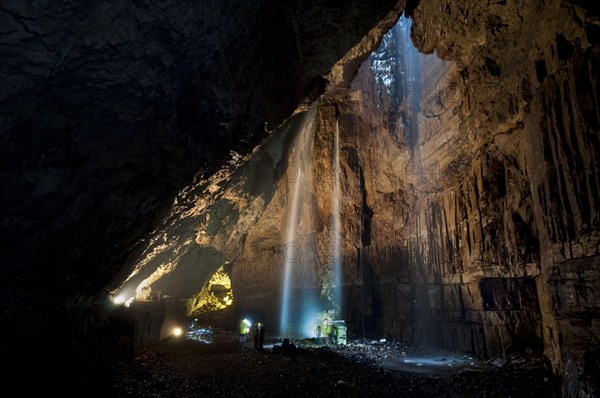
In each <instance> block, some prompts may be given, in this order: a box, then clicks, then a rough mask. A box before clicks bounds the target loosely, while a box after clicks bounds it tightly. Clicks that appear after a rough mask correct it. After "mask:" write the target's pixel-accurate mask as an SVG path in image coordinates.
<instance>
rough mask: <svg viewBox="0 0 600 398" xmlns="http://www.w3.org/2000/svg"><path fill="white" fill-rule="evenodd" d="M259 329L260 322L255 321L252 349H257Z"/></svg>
mask: <svg viewBox="0 0 600 398" xmlns="http://www.w3.org/2000/svg"><path fill="white" fill-rule="evenodd" d="M259 329H260V323H259V322H256V323H255V324H254V349H255V350H258V335H259V331H260V330H259Z"/></svg>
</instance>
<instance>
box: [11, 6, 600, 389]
mask: <svg viewBox="0 0 600 398" xmlns="http://www.w3.org/2000/svg"><path fill="white" fill-rule="evenodd" d="M150 3H151V2H150ZM192 3H193V2H183V3H182V2H178V3H177V5H175V3H173V4H171V3H167V4H166V5H164V2H163V3H161V4H163V5H159V4H158V3H157V4H149V2H136V1H131V2H126V3H122V4H126V5H122V6H120V8H119V7H106V6H105V5H106V4H108V2H100V1H94V2H89V3H87V5H85V6H83V5H75V4H73V3H70V2H64V3H61V5H52V6H50V5H48V6H47V7H46V8H44V7H37V6H16V5H11V6H2V8H0V10H1V12H2V14H0V18H2V20H3V21H4V23H3V24H2V29H3V32H0V33H1V34H2V36H1V37H2V43H3V46H4V48H6V51H5V54H6V55H5V54H3V58H2V59H3V60H4V61H5V62H4V64H3V68H4V70H5V71H6V75H7V79H6V82H5V83H4V88H5V90H4V93H3V97H2V99H0V101H2V102H0V107H1V108H0V109H2V110H3V112H2V116H1V117H2V126H3V127H2V129H3V130H2V132H3V135H2V137H3V138H2V140H3V141H2V143H3V150H4V151H5V156H4V157H5V159H11V160H13V159H19V161H21V162H22V164H23V167H24V168H25V169H26V170H27V173H25V174H23V173H22V169H21V168H14V169H9V171H7V172H6V173H4V174H3V177H2V178H3V179H5V181H6V183H5V184H3V186H4V187H5V189H6V187H10V189H11V195H4V196H3V200H5V201H6V204H3V208H4V209H5V211H6V213H7V216H6V217H5V220H3V226H5V227H7V228H6V230H7V231H10V234H9V235H8V236H7V238H6V239H5V240H4V242H3V245H4V247H6V250H4V247H3V252H5V253H7V255H6V256H7V261H6V262H5V264H6V265H5V266H6V267H7V269H8V270H9V271H10V274H11V275H14V276H15V278H14V281H12V282H11V283H10V284H7V288H5V289H4V291H5V292H6V293H3V294H4V296H5V297H6V299H3V300H4V302H6V303H7V306H6V308H7V310H6V311H5V316H6V317H7V318H8V319H10V320H15V319H19V318H20V317H22V316H23V314H25V313H26V312H27V309H28V307H27V306H29V307H33V306H40V308H42V310H41V312H42V313H51V312H52V311H51V310H53V309H54V306H55V305H56V304H57V303H60V304H61V305H63V311H62V314H63V315H62V316H63V317H66V316H71V314H73V312H74V311H73V309H74V308H75V307H76V306H77V305H79V304H80V303H82V304H83V307H84V309H82V310H81V313H79V314H77V315H75V316H74V319H75V320H76V322H81V321H82V320H85V322H89V324H90V325H91V326H89V328H90V329H92V330H95V329H97V328H99V327H102V326H104V325H107V324H109V323H110V321H107V320H106V311H105V310H98V309H93V310H90V308H97V307H94V306H93V305H92V304H91V302H92V301H93V299H94V298H96V297H98V294H107V293H108V289H116V291H115V292H114V294H115V295H120V296H118V297H120V298H121V299H124V300H128V299H129V298H130V297H135V298H136V300H137V301H135V302H134V304H132V307H131V308H132V311H133V312H134V313H135V322H136V323H135V325H136V326H135V327H136V328H138V329H139V328H141V327H144V328H146V330H147V333H146V335H145V337H143V338H156V336H157V334H158V333H159V330H158V329H159V326H158V325H159V324H160V320H159V319H158V318H160V317H162V316H164V312H165V311H167V312H168V310H169V309H168V308H166V307H167V306H165V305H161V302H167V301H168V298H169V297H170V298H182V299H186V300H187V299H189V298H190V297H193V296H194V295H195V294H197V293H198V292H200V291H201V290H202V289H203V288H204V287H205V285H206V283H207V282H208V280H209V279H210V277H211V275H212V274H213V273H214V272H215V271H217V270H218V269H220V268H221V267H223V266H225V269H226V271H227V272H228V273H229V275H230V277H231V284H232V290H233V296H234V306H235V308H236V309H237V311H239V312H240V313H241V312H242V311H250V312H253V313H260V314H261V316H262V317H264V318H265V320H266V321H267V322H269V323H270V325H269V327H270V328H271V330H273V328H279V327H281V326H282V325H279V324H278V322H279V311H280V308H281V305H282V304H281V300H282V292H281V285H282V272H283V264H284V263H285V261H286V257H289V256H290V254H291V253H293V254H294V256H296V255H297V256H298V257H297V258H296V257H294V267H293V271H292V272H293V278H292V279H291V280H292V290H293V291H294V293H293V294H295V295H304V296H305V297H309V296H310V297H312V299H311V300H313V302H316V303H317V305H318V306H320V308H321V309H327V308H331V307H332V305H333V304H332V302H331V299H332V290H331V289H332V287H331V284H330V280H331V279H330V278H331V273H332V256H336V255H338V254H339V256H340V258H341V263H342V265H343V271H342V281H343V287H342V291H343V299H342V313H341V314H340V315H341V316H342V317H343V318H344V319H346V321H347V323H348V325H349V327H350V331H351V332H352V333H353V334H354V335H355V336H361V335H365V336H376V337H388V336H389V337H392V338H395V339H400V340H403V341H409V342H412V343H415V344H430V345H439V346H444V347H447V348H453V349H458V350H463V351H469V352H473V353H474V354H476V355H479V356H482V357H493V356H506V355H509V354H511V353H513V352H522V353H527V354H530V355H544V356H545V357H546V358H547V359H548V361H549V363H550V364H551V365H552V367H553V369H554V371H555V372H556V373H557V374H560V375H563V376H564V380H565V393H566V394H568V395H570V396H577V395H585V394H594V393H596V394H597V393H598V386H597V385H596V384H595V383H596V382H595V380H597V379H598V377H600V375H598V371H597V369H598V363H599V362H600V360H599V358H600V354H599V352H600V351H599V350H600V348H599V346H598V344H599V342H598V334H599V328H600V326H599V323H598V314H599V313H600V301H599V299H598V295H597V294H596V293H595V292H596V291H598V289H600V286H599V284H600V282H599V280H600V263H599V260H598V258H599V257H598V255H599V253H598V245H599V243H600V242H599V239H600V233H599V231H600V228H599V226H598V223H599V210H598V209H599V208H600V190H599V185H598V184H599V181H598V170H600V168H599V167H598V166H599V165H598V161H597V157H598V153H599V152H600V141H599V139H598V132H599V127H600V115H599V113H598V109H599V107H598V96H599V94H598V93H599V87H598V80H597V76H596V74H597V73H596V70H597V69H598V66H599V64H598V61H599V53H598V51H599V48H598V43H599V37H600V28H599V26H600V25H599V16H598V15H597V14H596V13H595V11H594V10H593V9H592V6H590V5H586V4H584V3H583V2H579V1H570V0H552V1H545V0H533V1H530V2H527V3H522V2H520V3H515V2H511V1H500V0H499V1H490V2H475V3H473V2H470V3H469V4H466V3H467V2H464V1H459V0H446V1H444V2H439V1H433V0H431V1H430V0H421V1H408V2H407V4H406V13H407V15H408V16H410V18H411V21H412V23H413V25H412V30H411V33H410V37H411V38H412V41H413V42H414V45H415V46H416V48H417V49H418V50H419V51H421V52H422V53H423V54H421V55H417V54H416V52H414V51H413V50H411V49H410V48H408V47H409V46H408V44H407V38H408V31H407V30H406V29H405V30H401V29H399V28H397V27H396V28H394V29H395V30H392V31H391V32H390V33H388V35H389V36H388V39H384V41H383V44H384V46H389V45H390V43H396V44H395V45H397V44H398V43H400V45H401V46H400V47H399V48H400V51H396V53H394V54H387V55H390V56H392V57H393V58H394V59H395V61H394V62H395V63H394V62H392V63H389V64H387V65H385V67H391V68H392V69H393V68H396V69H393V70H392V69H390V70H389V73H391V74H392V75H394V76H395V79H396V80H394V84H395V86H394V87H393V89H392V88H389V87H388V88H385V90H387V91H385V92H384V91H382V90H384V87H383V86H382V85H385V84H389V82H387V77H385V76H383V75H382V74H381V73H383V72H382V71H381V70H379V71H378V70H376V68H373V67H372V65H373V64H371V63H370V62H365V63H363V64H362V66H361V67H360V71H359V72H358V74H357V75H355V73H356V71H357V70H358V68H359V66H360V64H361V62H362V61H363V60H365V58H366V57H367V56H368V54H369V53H370V52H371V51H372V50H374V49H375V48H376V47H377V44H378V43H379V41H380V39H381V38H382V36H383V34H384V33H385V32H386V31H387V29H388V28H390V27H391V26H392V25H393V23H394V22H395V20H396V18H397V17H398V16H399V15H400V12H401V8H400V7H399V6H398V5H396V4H393V3H394V2H391V1H390V2H386V3H388V4H387V5H380V6H378V7H375V6H374V5H373V6H372V7H370V4H368V3H369V2H351V4H349V5H348V4H345V3H344V2H342V3H338V2H328V1H323V2H319V3H318V4H317V5H315V7H314V8H312V9H310V10H307V9H304V8H303V7H302V6H301V5H300V3H299V2H294V1H290V2H270V1H263V2H260V4H259V5H258V6H255V5H252V6H250V5H248V4H242V3H244V2H237V3H239V4H236V5H233V4H222V2H209V3H211V4H208V3H207V4H204V5H202V6H198V5H193V4H192ZM212 3H214V4H212ZM194 4H195V3H194ZM169 6H170V7H169ZM402 6H403V5H402ZM394 7H396V8H394ZM211 8H214V9H215V10H216V12H215V13H214V14H213V13H209V12H208V10H209V9H211ZM323 10H327V12H323ZM75 14H77V15H82V16H83V17H82V19H81V20H78V21H74V22H72V23H71V24H69V25H66V26H67V27H64V28H61V29H59V28H57V27H56V26H57V24H59V23H60V21H63V20H67V19H69V18H70V16H71V15H75ZM92 15H103V16H105V18H104V17H103V18H98V17H95V16H94V17H92ZM223 21H226V22H223ZM249 21H250V22H249ZM405 28H406V27H405ZM71 31H72V32H75V33H77V34H69V32H71ZM273 37H277V39H278V40H273V39H272V38H273ZM386 40H388V41H386ZM395 48H396V47H395ZM396 49H397V48H396ZM411 51H412V52H411ZM432 53H435V56H434V55H425V54H432ZM387 55H386V57H387ZM386 57H380V58H379V60H380V61H382V62H383V61H384V58H385V59H388V58H386ZM375 58H377V57H375ZM371 61H372V62H374V61H373V60H371ZM386 82H387V83H386ZM37 115H39V117H34V116H37ZM336 126H338V128H339V149H340V151H339V159H340V164H339V171H340V173H339V181H340V191H341V192H340V202H339V203H340V209H341V223H340V224H341V236H342V240H341V246H340V248H339V249H338V248H334V247H332V238H331V237H332V228H333V227H332V225H333V223H332V213H333V211H334V206H333V204H332V203H333V202H332V200H331V196H332V191H333V178H334V177H332V176H334V174H335V173H334V166H333V165H334V159H333V149H332V148H334V134H335V133H334V132H335V130H336ZM309 130H310V134H312V135H313V139H312V141H310V143H309V146H307V147H306V148H304V147H303V148H301V147H300V146H299V144H298V143H297V142H296V138H297V137H298V136H299V135H301V134H302V132H305V131H309ZM23 132H27V133H26V134H23ZM21 147H24V148H29V152H27V153H23V152H22V150H21V149H19V148H21ZM299 152H303V153H306V154H310V155H311V156H309V157H307V158H306V161H305V162H298V161H297V160H296V159H297V158H296V157H295V156H296V155H297V154H298V153H299ZM9 162H10V163H9V164H12V163H14V162H12V161H9ZM11 170H14V172H13V171H11ZM194 175H195V177H194ZM23 176H24V177H25V178H21V177H23ZM105 176H106V177H105ZM192 180H193V181H192ZM298 184H302V185H298ZM298 187H300V188H299V189H296V188H298ZM296 191H297V195H298V197H299V198H300V199H299V205H298V206H297V207H298V209H297V212H298V213H297V219H296V221H297V230H296V232H295V233H294V235H293V239H289V236H290V235H289V234H286V228H287V226H288V225H289V224H290V221H289V220H290V219H291V218H290V211H291V208H292V197H293V196H294V195H295V194H294V192H296ZM174 193H175V199H174V200H172V201H171V202H169V206H165V205H164V204H165V203H166V200H167V198H171V199H172V197H173V196H172V195H173V194H174ZM100 198H102V200H100ZM65 209H66V210H65ZM159 211H160V217H159V221H158V222H157V223H155V224H153V225H151V224H152V220H153V217H154V216H155V215H156V214H157V213H158V212H159ZM40 220H41V221H40ZM150 230H151V232H149V233H148V231H150ZM34 243H35V244H34ZM337 251H339V253H334V252H337ZM288 260H289V258H288ZM22 264H24V265H26V267H21V266H20V265H22ZM44 264H51V265H53V266H54V267H56V268H55V269H53V272H48V271H44V269H45V268H42V267H41V266H42V265H44ZM84 264H85V265H84ZM117 269H118V275H117V277H116V278H114V279H113V280H112V282H111V283H109V282H108V281H109V278H108V276H106V275H105V276H103V277H100V278H98V276H99V275H103V274H102V273H103V272H107V273H109V274H115V273H117ZM49 275H50V276H52V279H49V280H48V277H49ZM123 281H124V282H123ZM26 284H27V285H29V284H32V285H33V286H36V288H35V289H32V288H31V286H28V287H27V288H25V285H26ZM107 284H108V286H107ZM37 285H40V287H39V288H37ZM58 287H60V288H65V290H64V291H63V292H61V293H60V294H59V293H56V294H53V293H51V291H50V288H52V289H54V288H58ZM86 290H87V293H85V291H86ZM27 292H32V293H28V294H29V297H28V295H27V294H26V293H27ZM82 292H84V294H82ZM46 298H48V300H46ZM159 298H162V299H163V300H162V301H161V300H158V299H159ZM165 299H167V300H165ZM311 303H312V302H311ZM169 305H171V304H169ZM311 305H312V304H311ZM299 310H300V308H299V307H294V311H299ZM32 313H33V312H32ZM111 314H112V313H111ZM113 315H114V314H113ZM36 316H37V315H36ZM114 316H115V317H118V316H121V315H114ZM157 319H158V320H157ZM30 321H31V322H29V321H27V320H26V321H25V322H22V321H19V322H20V324H35V322H34V320H33V319H31V320H30ZM6 324H7V323H6ZM117 324H118V325H121V326H119V327H122V328H125V329H127V328H128V327H129V326H127V325H128V324H127V322H117ZM87 327H88V326H86V328H87ZM301 327H304V326H301ZM107 329H110V330H111V332H110V333H114V334H115V335H117V336H118V335H123V334H126V333H125V332H124V331H123V330H117V331H115V330H114V329H111V328H110V327H107ZM13 332H14V331H13ZM141 333H142V334H144V332H141ZM89 335H90V334H89V332H86V331H84V332H81V334H80V335H78V337H79V338H78V339H76V341H77V342H80V341H81V340H85V339H86V338H88V337H89ZM136 336H137V337H136V338H137V339H138V340H135V341H139V339H142V340H143V338H142V337H140V332H138V333H137V334H136ZM103 338H104V337H103ZM106 339H107V340H108V341H112V340H111V339H109V338H106ZM127 343H128V342H127V341H124V342H122V345H123V346H126V345H127ZM79 350H80V351H84V352H85V348H81V347H79ZM89 355H90V357H91V356H92V355H93V353H90V354H89Z"/></svg>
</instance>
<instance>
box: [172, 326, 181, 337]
mask: <svg viewBox="0 0 600 398" xmlns="http://www.w3.org/2000/svg"><path fill="white" fill-rule="evenodd" d="M182 333H183V330H181V328H175V329H173V336H175V337H179V336H181V334H182Z"/></svg>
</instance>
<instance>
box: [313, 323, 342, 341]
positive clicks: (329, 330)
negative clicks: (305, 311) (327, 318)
mask: <svg viewBox="0 0 600 398" xmlns="http://www.w3.org/2000/svg"><path fill="white" fill-rule="evenodd" d="M315 334H316V343H317V345H321V344H325V345H327V344H329V343H331V344H334V345H335V344H337V343H338V342H337V338H338V330H337V327H335V326H334V325H332V324H331V323H329V322H326V323H325V334H323V327H322V326H321V324H320V323H317V329H316V331H315Z"/></svg>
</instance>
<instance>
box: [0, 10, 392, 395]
mask: <svg viewBox="0 0 600 398" xmlns="http://www.w3.org/2000/svg"><path fill="white" fill-rule="evenodd" d="M375 3H376V4H375ZM401 6H402V4H401V2H398V1H395V0H393V1H392V0H390V1H377V2H368V1H366V2H365V1H352V2H339V1H329V0H328V1H318V2H313V3H311V6H310V7H306V6H305V4H304V3H303V2H300V1H295V0H292V1H271V0H265V1H256V2H247V1H236V0H233V1H202V2H198V1H152V0H142V1H140V0H126V1H112V0H92V1H86V2H73V1H63V2H51V1H35V2H34V1H21V2H15V1H9V2H3V3H2V4H1V5H0V48H1V49H2V51H1V54H2V55H1V56H0V144H1V145H0V147H1V149H0V151H1V158H2V167H1V173H0V186H1V187H2V195H1V199H0V200H1V202H0V208H2V224H1V225H2V226H1V231H0V236H1V238H2V239H0V241H1V243H0V245H1V247H0V252H1V253H2V269H3V278H2V287H1V289H0V291H1V296H0V298H1V300H2V307H3V311H2V315H1V317H2V322H0V323H1V327H0V332H1V334H2V337H3V338H4V339H5V340H10V341H13V342H14V344H13V345H11V347H7V350H8V351H10V354H14V355H15V356H18V357H21V358H25V357H27V356H28V354H27V353H29V354H32V353H37V352H48V351H50V352H51V353H53V354H55V355H61V356H66V357H70V358H73V360H72V361H70V362H72V363H79V362H80V361H79V360H78V359H76V358H78V356H77V355H78V354H77V353H78V352H81V351H82V350H84V351H85V350H89V351H90V352H93V351H94V350H98V351H102V350H103V348H99V347H98V346H90V347H86V348H85V349H84V348H81V346H82V345H86V342H87V341H90V342H91V341H95V340H94V338H93V336H90V334H93V333H94V330H96V329H103V328H104V326H106V328H110V326H109V324H110V322H109V321H108V318H107V317H103V316H98V317H96V315H95V314H102V313H104V312H106V311H110V309H109V308H108V307H107V303H106V302H105V300H106V294H107V288H106V286H107V285H109V284H112V283H113V282H112V281H113V278H115V275H117V274H119V273H121V274H122V276H123V277H125V276H126V275H127V274H128V272H129V271H130V270H131V269H127V266H128V265H126V266H125V267H123V264H124V263H125V260H126V258H127V257H128V256H129V254H130V253H131V251H132V249H133V248H134V247H135V246H136V244H138V243H140V242H142V243H143V241H144V239H146V238H145V234H146V233H148V232H149V231H151V230H152V229H153V228H155V227H156V224H157V223H156V222H155V221H156V219H157V216H158V215H159V214H162V215H165V214H167V212H168V209H169V206H170V203H171V202H172V200H173V198H174V197H175V196H176V194H177V192H178V191H179V190H180V189H181V188H182V187H184V186H187V185H189V184H190V183H192V181H196V182H198V181H201V180H202V178H208V177H209V176H211V175H212V174H214V173H215V172H216V171H217V170H219V168H220V167H221V166H222V164H223V163H224V162H225V161H227V160H229V152H230V150H235V151H236V152H238V153H241V154H247V153H249V152H250V151H251V150H252V149H253V148H254V147H255V146H256V145H257V144H258V143H260V142H261V140H262V139H264V138H265V137H266V136H268V135H269V133H270V132H271V131H272V130H274V129H275V128H276V127H277V126H278V125H280V124H281V123H282V121H283V120H285V119H286V118H288V117H289V116H290V115H291V114H292V113H293V112H294V111H295V110H296V109H297V108H298V107H301V106H302V105H303V104H305V103H310V102H312V101H313V100H314V99H315V98H316V97H318V95H319V94H320V93H322V92H323V91H324V90H325V89H326V88H329V89H333V88H335V87H336V86H337V85H338V84H343V83H344V79H343V78H344V77H346V76H348V75H351V74H352V73H354V71H355V69H356V67H355V66H353V65H355V64H356V63H360V62H361V58H362V57H364V56H366V54H368V53H369V52H370V51H371V49H372V48H373V47H374V46H376V45H377V41H378V39H379V37H380V36H381V34H382V32H383V31H384V30H386V29H387V28H388V27H389V26H390V25H391V24H393V22H394V20H395V19H396V18H397V16H398V14H399V13H400V11H401ZM340 60H342V62H340ZM121 274H119V275H121ZM117 279H118V276H117ZM111 287H112V285H111ZM86 314H87V315H86ZM88 315H89V319H87V318H88ZM104 321H106V322H107V323H106V324H104V323H103V322H104ZM87 322H90V323H92V324H94V325H95V327H92V328H85V327H82V325H83V324H86V323H87ZM40 325H44V327H45V329H46V333H45V334H44V335H43V337H44V338H43V339H42V338H40V336H39V333H38V329H39V327H40ZM49 325H51V327H48V326H49ZM50 341H51V342H52V344H48V342H50ZM74 342H75V343H74ZM110 345H111V344H110V343H107V344H106V346H110ZM23 349H25V350H26V352H27V353H22V352H21V350H23ZM11 356H12V355H11ZM90 358H91V355H90V356H87V354H86V361H88V362H90V363H94V360H93V358H92V359H90ZM23 362H25V363H24V366H25V367H28V366H29V365H30V364H29V362H27V361H23ZM93 366H94V367H96V366H95V365H93ZM84 368H85V367H84V366H77V369H73V371H77V372H79V373H83V372H85V370H83V369H84ZM60 380H61V379H60V378H57V383H59V384H61V383H62V382H61V381H60Z"/></svg>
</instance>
